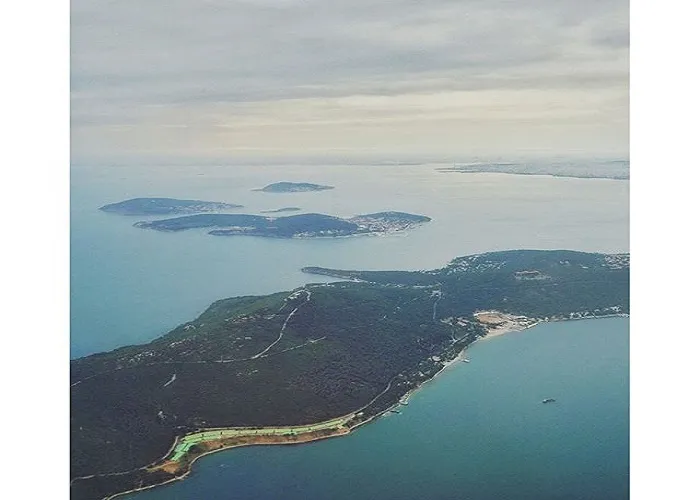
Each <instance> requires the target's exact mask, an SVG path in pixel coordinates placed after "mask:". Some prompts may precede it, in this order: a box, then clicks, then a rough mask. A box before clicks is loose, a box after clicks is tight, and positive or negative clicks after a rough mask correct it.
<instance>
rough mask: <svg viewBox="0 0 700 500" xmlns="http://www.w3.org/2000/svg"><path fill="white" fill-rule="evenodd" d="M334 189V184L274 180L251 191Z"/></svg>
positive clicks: (273, 191) (275, 191)
mask: <svg viewBox="0 0 700 500" xmlns="http://www.w3.org/2000/svg"><path fill="white" fill-rule="evenodd" d="M328 189H335V186H323V185H321V184H312V183H310V182H275V183H274V184H268V185H267V186H265V187H264V188H260V189H253V191H263V192H265V193H303V192H306V191H326V190H328Z"/></svg>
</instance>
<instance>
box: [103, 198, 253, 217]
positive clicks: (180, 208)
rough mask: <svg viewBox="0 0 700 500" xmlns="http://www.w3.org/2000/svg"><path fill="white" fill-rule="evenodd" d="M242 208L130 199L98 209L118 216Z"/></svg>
mask: <svg viewBox="0 0 700 500" xmlns="http://www.w3.org/2000/svg"><path fill="white" fill-rule="evenodd" d="M237 208H243V205H234V204H232V203H221V202H216V201H202V200H178V199H176V198H132V199H130V200H124V201H120V202H118V203H110V204H109V205H104V206H102V207H100V210H102V211H103V212H109V213H114V214H120V215H175V214H194V213H200V212H223V211H227V210H234V209H237Z"/></svg>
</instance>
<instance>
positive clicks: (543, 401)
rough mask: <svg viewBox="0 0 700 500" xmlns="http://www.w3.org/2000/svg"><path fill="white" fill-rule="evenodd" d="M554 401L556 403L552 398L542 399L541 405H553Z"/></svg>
mask: <svg viewBox="0 0 700 500" xmlns="http://www.w3.org/2000/svg"><path fill="white" fill-rule="evenodd" d="M555 401H556V399H554V398H547V399H543V400H542V403H543V404H544V403H554V402H555Z"/></svg>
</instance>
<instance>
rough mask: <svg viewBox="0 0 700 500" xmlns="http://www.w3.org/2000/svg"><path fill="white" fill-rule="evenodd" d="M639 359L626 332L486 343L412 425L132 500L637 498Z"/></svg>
mask: <svg viewBox="0 0 700 500" xmlns="http://www.w3.org/2000/svg"><path fill="white" fill-rule="evenodd" d="M628 353H629V320H628V319H626V318H608V319H600V320H587V321H571V322H562V323H550V324H544V325H540V326H537V327H535V328H533V329H531V330H527V331H524V332H517V333H512V334H508V335H505V336H501V337H497V338H493V339H490V340H487V341H483V342H479V343H477V344H475V345H473V346H472V347H470V348H469V350H468V356H469V358H470V359H471V362H470V363H468V364H467V363H457V364H455V365H453V367H451V368H449V369H448V370H446V371H445V372H444V373H443V374H441V375H440V376H439V377H438V378H437V379H435V380H433V381H431V382H430V383H428V384H427V385H426V386H424V387H423V388H422V389H421V390H419V391H418V392H417V393H416V394H414V395H413V396H412V398H411V400H410V404H409V406H407V407H405V408H402V414H401V415H393V414H392V415H389V416H387V417H382V418H380V419H379V420H377V421H375V422H373V423H370V424H368V425H367V426H365V427H362V428H360V429H358V430H357V431H356V432H355V433H353V434H351V435H350V436H346V437H342V438H335V439H331V440H327V441H320V442H316V443H311V444H306V445H299V446H274V447H251V448H240V449H235V450H229V451H225V452H221V453H218V454H214V455H210V456H208V457H205V458H203V459H201V460H200V461H198V462H197V464H196V465H195V468H194V472H193V474H192V475H191V476H190V477H189V478H187V479H186V480H185V481H182V482H178V483H175V484H173V485H169V486H164V487H162V488H156V489H153V490H150V491H145V492H141V493H138V494H135V495H131V496H130V497H129V498H130V499H131V500H165V499H174V500H185V499H187V500H195V499H202V500H204V499H207V500H208V499H236V500H244V499H245V500H252V499H256V500H257V499H290V500H296V499H299V500H301V499H336V500H343V499H348V500H350V499H358V498H362V499H368V498H383V499H397V500H398V499H404V500H405V499H416V500H418V499H426V498H429V499H474V500H486V499H489V500H490V499H525V500H529V499H532V500H547V499H551V500H554V499H562V500H563V499H581V500H608V499H624V498H629V488H628V480H629V472H628V464H629V454H628V448H629V418H628V408H629V397H628V392H629V378H628V372H629V356H628ZM547 397H553V398H556V400H557V401H556V402H555V403H552V404H546V405H544V404H542V403H541V400H542V399H544V398H547Z"/></svg>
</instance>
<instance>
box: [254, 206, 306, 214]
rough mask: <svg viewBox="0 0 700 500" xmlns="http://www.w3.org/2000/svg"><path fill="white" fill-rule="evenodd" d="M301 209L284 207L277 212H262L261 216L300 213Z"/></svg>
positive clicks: (276, 210)
mask: <svg viewBox="0 0 700 500" xmlns="http://www.w3.org/2000/svg"><path fill="white" fill-rule="evenodd" d="M300 210H301V208H299V207H282V208H277V209H275V210H261V211H260V213H261V214H280V213H283V212H299V211H300Z"/></svg>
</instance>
